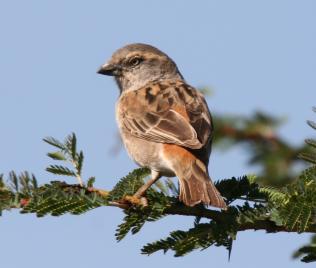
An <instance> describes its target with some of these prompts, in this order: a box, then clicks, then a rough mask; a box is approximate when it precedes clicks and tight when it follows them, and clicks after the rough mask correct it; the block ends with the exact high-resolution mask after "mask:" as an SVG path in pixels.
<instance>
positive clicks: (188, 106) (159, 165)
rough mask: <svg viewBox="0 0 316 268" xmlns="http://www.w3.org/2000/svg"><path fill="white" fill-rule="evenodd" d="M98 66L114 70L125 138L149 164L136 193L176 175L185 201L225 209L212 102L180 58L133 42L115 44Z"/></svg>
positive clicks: (135, 154)
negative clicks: (214, 155)
mask: <svg viewBox="0 0 316 268" xmlns="http://www.w3.org/2000/svg"><path fill="white" fill-rule="evenodd" d="M97 72H98V73H99V74H103V75H108V76H114V79H115V81H116V84H117V86H118V88H119V91H120V93H119V98H118V100H117V103H116V108H115V109H116V120H117V124H118V128H119V132H120V135H121V138H122V141H123V144H124V146H125V148H126V150H127V152H128V154H129V156H130V157H131V158H132V159H133V160H134V161H135V162H136V164H138V165H139V166H141V167H147V168H149V169H150V170H151V179H149V180H148V181H147V182H146V183H145V184H144V185H143V186H142V187H140V188H139V189H138V190H137V191H136V193H135V194H134V197H135V198H141V197H144V196H145V194H146V191H147V189H148V188H150V187H151V186H152V185H153V184H154V183H155V182H156V181H157V180H158V179H160V178H161V177H162V176H166V177H174V176H177V177H178V180H179V190H180V191H179V192H180V193H179V200H180V201H181V202H183V203H184V204H185V205H186V206H190V207H193V206H195V205H198V204H203V205H206V206H213V207H217V208H221V209H226V203H225V201H224V199H223V197H222V196H221V194H220V193H219V191H218V190H217V189H216V187H215V185H214V183H213V182H212V180H211V179H210V176H209V172H208V164H209V157H210V154H211V147H212V138H213V133H214V128H213V122H212V117H211V114H210V111H209V108H208V106H207V103H206V101H205V98H204V96H203V94H202V93H201V92H199V91H198V90H197V89H195V88H194V87H192V86H190V85H189V84H188V83H186V81H185V79H184V77H183V76H182V74H181V73H180V71H179V69H178V67H177V65H176V63H175V62H174V61H173V60H172V59H171V58H170V57H169V56H168V55H167V54H165V53H164V52H162V51H160V50H159V49H158V48H156V47H154V46H151V45H148V44H142V43H133V44H128V45H125V46H124V47H122V48H120V49H118V50H116V51H115V52H114V53H113V55H112V57H111V58H110V60H109V61H107V62H106V63H105V64H103V65H101V67H100V68H99V69H98V71H97Z"/></svg>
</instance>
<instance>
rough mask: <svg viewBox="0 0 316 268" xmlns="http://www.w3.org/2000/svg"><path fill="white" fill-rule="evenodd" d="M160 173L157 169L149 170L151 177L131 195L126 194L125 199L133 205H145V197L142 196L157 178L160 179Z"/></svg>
mask: <svg viewBox="0 0 316 268" xmlns="http://www.w3.org/2000/svg"><path fill="white" fill-rule="evenodd" d="M160 177H161V176H160V174H159V172H157V171H154V170H152V171H151V179H150V180H148V181H147V182H146V183H145V184H144V185H143V186H142V187H140V188H139V189H138V190H137V192H136V193H135V194H134V195H133V196H126V197H125V200H127V201H128V202H130V203H132V204H134V205H143V206H147V204H148V202H147V199H146V198H145V197H144V196H143V195H144V194H145V192H146V191H147V190H148V188H150V186H152V185H153V184H154V183H155V182H156V181H157V180H159V179H160Z"/></svg>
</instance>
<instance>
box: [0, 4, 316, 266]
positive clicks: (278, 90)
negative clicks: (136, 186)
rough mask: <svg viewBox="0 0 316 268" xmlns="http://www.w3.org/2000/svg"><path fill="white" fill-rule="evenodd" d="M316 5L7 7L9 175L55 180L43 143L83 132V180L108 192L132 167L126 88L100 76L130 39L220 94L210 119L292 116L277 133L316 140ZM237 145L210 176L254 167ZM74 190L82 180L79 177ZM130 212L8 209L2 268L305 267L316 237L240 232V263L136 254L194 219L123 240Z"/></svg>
mask: <svg viewBox="0 0 316 268" xmlns="http://www.w3.org/2000/svg"><path fill="white" fill-rule="evenodd" d="M315 12H316V2H315V1H312V0H310V1H307V0H303V1H290V0H284V1H281V0H280V1H268V0H266V1H251V0H249V1H202V0H200V1H181V0H174V1H159V2H158V1H155V2H154V1H140V0H134V1H122V0H119V1H71V0H69V1H61V0H55V1H47V0H41V1H36V0H29V1H17V0H12V1H3V0H2V1H0V34H1V42H0V54H1V60H0V73H1V79H0V96H1V99H0V100H1V105H0V122H1V129H0V130H1V139H0V151H1V155H0V171H1V172H3V173H5V174H7V173H8V172H9V171H10V170H16V171H18V172H19V171H23V170H29V171H32V172H34V173H35V174H36V175H37V177H38V179H39V181H40V182H45V181H48V180H51V179H54V177H52V176H50V175H49V174H47V173H46V172H45V167H46V166H47V165H48V164H49V163H50V162H49V159H48V158H47V157H46V156H45V154H46V152H47V151H49V149H50V148H49V147H48V146H47V145H46V144H44V143H43V142H42V138H43V137H46V136H54V137H56V138H60V139H63V138H64V137H65V136H66V135H67V134H69V133H70V132H72V131H74V132H76V134H77V137H78V139H79V146H80V147H81V148H82V149H83V150H84V152H85V156H86V161H85V166H84V174H85V175H86V176H90V175H95V176H96V177H97V181H96V185H97V186H98V187H103V188H106V189H110V188H111V187H112V186H113V185H114V184H115V183H116V182H117V180H118V179H119V178H120V177H122V176H124V175H125V174H127V173H128V172H129V171H130V170H132V169H133V168H135V164H134V163H133V162H132V161H131V160H130V159H129V158H128V156H127V154H126V153H125V151H121V152H120V153H119V154H118V155H117V156H115V157H114V156H113V155H112V154H111V153H110V149H111V148H112V147H113V144H114V143H115V137H116V123H115V118H114V105H115V101H116V99H117V96H118V90H117V89H116V86H115V83H114V82H113V81H112V80H111V79H110V78H108V77H103V76H100V75H97V74H96V70H97V68H98V67H99V66H100V65H101V64H102V63H103V62H104V61H105V60H106V59H108V58H109V57H110V55H111V54H112V52H113V51H114V50H116V49H117V48H119V47H121V46H123V45H125V44H127V43H132V42H144V43H149V44H152V45H154V46H157V47H159V48H160V49H161V50H163V51H165V52H166V53H167V54H169V55H170V56H171V57H172V58H173V59H174V60H175V61H176V62H177V64H178V66H179V68H180V70H181V72H182V74H183V75H184V77H185V78H186V80H187V81H188V82H189V83H190V84H191V85H193V86H210V87H212V88H213V89H214V91H215V94H214V96H213V97H212V98H209V99H208V103H209V106H210V109H211V111H213V112H222V113H230V114H243V115H249V114H251V113H252V112H253V111H255V110H263V111H266V112H269V113H272V114H276V115H280V116H284V117H287V118H288V121H287V123H286V124H285V125H284V127H283V128H282V129H281V130H280V134H282V135H283V136H284V137H285V138H286V139H287V140H288V141H290V142H293V143H295V144H298V143H300V142H302V140H303V139H304V138H306V137H309V136H312V135H314V133H313V132H312V130H311V129H310V128H308V127H307V125H306V124H305V121H306V119H313V118H314V119H315V115H314V114H313V113H312V111H311V107H312V106H315V105H316V101H315V95H316V90H315V89H316V76H315V69H316V53H315V47H316V28H315V25H316V16H315ZM246 159H247V157H246V155H245V152H244V151H243V150H241V149H240V148H235V149H233V150H232V151H229V152H220V151H217V150H215V151H214V153H213V155H212V158H211V165H210V172H211V174H212V177H213V178H218V179H219V178H227V177H231V176H237V175H243V174H246V173H251V172H255V168H254V167H249V166H247V165H246ZM71 182H72V181H71ZM122 216H123V214H122V213H121V212H120V211H119V210H118V209H115V208H100V209H97V210H94V211H91V212H89V213H87V214H85V215H83V216H79V217H78V216H71V215H67V216H63V217H60V218H59V217H58V218H54V217H45V218H40V219H37V218H36V217H35V216H34V215H19V214H18V213H17V212H8V213H5V214H4V216H3V217H1V219H0V229H1V243H0V251H1V253H2V258H1V266H2V267H6V268H16V267H21V266H22V265H23V266H24V267H34V268H36V267H42V266H45V267H47V268H51V267H56V266H58V267H77V268H81V267H87V266H89V267H90V266H91V267H94V266H99V267H103V266H104V267H106V266H109V265H115V266H116V267H124V266H125V267H126V265H131V266H133V267H134V266H135V265H137V266H138V267H140V268H142V267H148V266H150V267H151V268H155V267H161V266H162V265H165V266H168V267H169V266H171V265H175V266H176V267H177V266H180V265H181V267H182V268H186V267H192V266H193V265H197V264H207V265H209V266H210V267H211V266H215V265H216V267H228V266H229V267H232V266H233V267H252V266H253V265H256V267H258V268H260V267H267V266H269V265H270V266H272V265H274V266H276V265H282V266H285V267H300V266H303V264H301V263H299V262H297V261H292V260H291V258H290V255H291V253H292V251H293V250H294V249H296V248H297V247H298V246H299V245H301V244H303V243H305V242H306V241H308V238H309V236H308V235H295V234H291V235H289V234H265V233H263V232H260V231H258V232H244V233H240V234H238V238H237V241H236V242H235V244H234V248H233V253H232V257H231V261H230V262H229V263H228V261H227V252H226V251H225V249H223V248H211V249H208V250H205V251H203V252H194V253H192V254H190V255H188V256H186V257H184V258H174V257H173V256H172V254H170V253H169V254H166V255H163V254H161V253H158V254H156V255H153V256H151V257H146V256H142V255H140V254H139V252H140V251H139V249H140V248H141V246H142V245H143V244H145V243H146V242H151V241H153V240H154V239H158V238H162V237H164V236H166V235H167V234H168V233H169V232H170V231H172V230H174V229H178V228H183V229H187V228H189V227H190V226H191V222H192V219H189V218H185V217H168V218H166V219H163V220H162V221H159V222H156V223H151V224H148V225H146V226H145V228H144V230H143V232H142V233H140V234H138V235H137V236H129V237H128V238H127V239H125V240H123V241H122V242H121V243H116V241H115V238H114V235H113V234H114V231H115V228H116V226H117V224H119V223H120V221H121V219H122Z"/></svg>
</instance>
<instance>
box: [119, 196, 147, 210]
mask: <svg viewBox="0 0 316 268" xmlns="http://www.w3.org/2000/svg"><path fill="white" fill-rule="evenodd" d="M123 200H125V201H127V202H128V203H130V204H132V205H135V206H143V207H146V206H148V201H147V199H146V197H137V196H135V195H126V196H125V197H124V198H123Z"/></svg>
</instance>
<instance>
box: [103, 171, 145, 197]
mask: <svg viewBox="0 0 316 268" xmlns="http://www.w3.org/2000/svg"><path fill="white" fill-rule="evenodd" d="M149 174H150V170H149V169H147V168H142V169H141V168H139V169H135V170H133V171H132V172H131V173H129V174H128V175H127V176H126V177H124V178H122V179H121V180H120V181H119V182H118V183H117V184H116V185H115V187H114V188H113V190H112V191H111V192H110V194H109V197H108V200H110V201H114V200H120V199H122V198H123V197H124V196H126V195H133V194H134V193H135V192H136V191H137V190H138V189H139V188H140V187H141V186H142V185H143V184H144V178H146V177H147V176H148V175H149Z"/></svg>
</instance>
